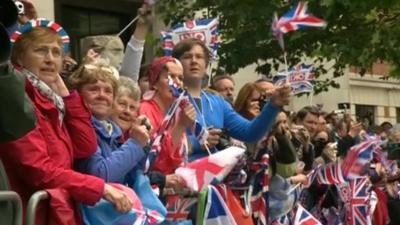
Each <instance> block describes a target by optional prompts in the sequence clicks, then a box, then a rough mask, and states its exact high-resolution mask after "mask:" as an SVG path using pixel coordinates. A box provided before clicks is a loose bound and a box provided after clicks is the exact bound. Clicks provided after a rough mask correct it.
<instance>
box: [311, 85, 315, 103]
mask: <svg viewBox="0 0 400 225" xmlns="http://www.w3.org/2000/svg"><path fill="white" fill-rule="evenodd" d="M313 96H314V85H313V88H312V90H311V93H310V106H312V105H313Z"/></svg>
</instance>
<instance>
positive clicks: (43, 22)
mask: <svg viewBox="0 0 400 225" xmlns="http://www.w3.org/2000/svg"><path fill="white" fill-rule="evenodd" d="M35 27H47V28H50V29H51V30H53V31H54V32H56V33H57V34H58V35H60V37H61V40H62V42H63V44H64V52H65V53H67V52H68V51H69V42H70V40H69V36H68V34H67V32H66V31H65V30H64V28H62V27H61V26H60V25H59V24H57V23H55V22H53V21H50V20H47V19H44V18H38V19H34V20H30V21H28V22H27V23H26V24H24V25H23V26H22V27H20V28H19V29H18V30H17V31H15V32H14V33H13V34H12V35H11V38H10V39H11V43H12V44H14V43H15V42H17V41H18V40H19V39H20V38H21V36H22V35H23V34H24V33H28V32H30V31H31V30H32V29H33V28H35Z"/></svg>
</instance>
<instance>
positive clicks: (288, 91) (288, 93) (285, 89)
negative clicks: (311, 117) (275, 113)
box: [271, 83, 292, 107]
mask: <svg viewBox="0 0 400 225" xmlns="http://www.w3.org/2000/svg"><path fill="white" fill-rule="evenodd" d="M291 98H292V88H291V87H290V85H289V84H287V83H285V84H283V85H280V86H278V87H276V88H275V90H274V93H273V94H272V97H271V102H272V104H274V105H275V106H278V107H282V106H285V105H288V104H289V102H290V100H291Z"/></svg>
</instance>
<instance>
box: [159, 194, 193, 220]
mask: <svg viewBox="0 0 400 225" xmlns="http://www.w3.org/2000/svg"><path fill="white" fill-rule="evenodd" d="M196 202H197V198H190V197H187V198H184V197H182V196H179V195H168V196H167V205H166V208H167V211H168V213H167V220H168V221H182V220H187V219H188V215H189V210H190V208H191V207H192V206H193V205H194V204H195V203H196Z"/></svg>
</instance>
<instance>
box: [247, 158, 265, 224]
mask: <svg viewBox="0 0 400 225" xmlns="http://www.w3.org/2000/svg"><path fill="white" fill-rule="evenodd" d="M268 168H269V155H268V154H264V155H263V157H262V165H261V168H260V170H259V171H257V172H256V174H255V176H254V182H253V184H252V186H251V190H252V193H251V210H252V212H253V217H254V219H255V222H256V223H255V224H257V225H267V224H268V187H269V176H268Z"/></svg>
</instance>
